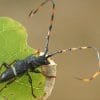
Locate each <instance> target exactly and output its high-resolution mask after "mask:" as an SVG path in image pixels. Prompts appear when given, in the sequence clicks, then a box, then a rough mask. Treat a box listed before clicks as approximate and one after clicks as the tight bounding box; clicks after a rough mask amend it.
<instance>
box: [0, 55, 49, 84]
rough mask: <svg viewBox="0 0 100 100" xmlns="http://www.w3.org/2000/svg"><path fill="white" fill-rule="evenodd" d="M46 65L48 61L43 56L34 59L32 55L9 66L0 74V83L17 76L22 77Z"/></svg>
mask: <svg viewBox="0 0 100 100" xmlns="http://www.w3.org/2000/svg"><path fill="white" fill-rule="evenodd" d="M48 64H49V61H48V60H47V58H46V57H45V56H38V57H36V56H34V55H31V56H29V57H26V58H25V59H23V60H18V61H16V62H15V63H14V64H12V65H10V66H9V68H8V69H7V70H6V71H4V72H3V73H2V74H1V76H0V82H5V81H8V80H11V79H12V78H14V77H17V76H22V75H23V74H24V73H26V72H28V71H29V70H30V71H33V72H34V70H35V69H36V68H37V67H39V66H42V65H48Z"/></svg>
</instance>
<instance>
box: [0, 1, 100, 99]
mask: <svg viewBox="0 0 100 100" xmlns="http://www.w3.org/2000/svg"><path fill="white" fill-rule="evenodd" d="M48 1H50V2H51V3H52V14H51V19H50V25H49V28H48V33H47V37H46V43H45V48H44V52H43V54H42V55H39V56H38V57H37V56H35V55H33V54H32V55H30V56H28V57H26V58H25V59H23V60H16V61H14V62H12V63H11V64H7V63H3V64H2V65H1V68H2V67H5V68H6V70H5V71H4V72H2V73H1V75H0V83H3V82H7V83H6V84H5V86H4V87H3V88H2V89H0V92H1V91H3V90H4V89H5V88H6V87H7V86H8V85H9V84H11V83H12V82H14V80H16V77H19V76H20V77H21V76H22V75H24V74H25V73H27V75H28V78H29V83H30V85H31V91H32V95H33V97H36V96H35V94H34V91H33V86H32V78H31V76H30V74H29V71H32V72H35V73H38V72H37V71H36V70H35V69H36V68H38V67H40V66H42V65H48V64H50V61H49V58H50V57H52V56H54V55H56V54H60V53H69V52H71V51H77V50H86V49H94V50H95V51H96V52H97V58H98V61H99V68H100V56H99V50H98V49H97V48H95V47H93V46H86V47H79V48H68V49H64V50H63V49H62V50H57V51H55V52H53V53H49V54H48V45H49V40H50V35H51V30H52V25H53V21H54V10H55V3H54V1H53V0H45V1H44V2H42V3H41V4H40V6H39V7H38V8H37V9H36V10H35V11H33V10H32V11H31V12H30V14H29V17H32V16H33V15H34V14H35V13H37V12H38V10H39V9H40V8H41V7H42V6H43V5H45V4H46V3H47V2H48ZM47 67H48V66H47ZM39 73H42V72H39ZM42 74H43V73H42ZM99 74H100V71H99V70H98V71H97V72H95V73H94V74H93V75H92V76H91V77H90V78H77V79H79V80H82V81H84V82H90V81H91V80H92V79H94V78H95V77H96V76H98V75H99ZM44 75H45V76H46V77H49V78H55V77H56V76H48V75H46V74H44Z"/></svg>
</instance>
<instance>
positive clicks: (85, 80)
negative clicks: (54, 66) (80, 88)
mask: <svg viewBox="0 0 100 100" xmlns="http://www.w3.org/2000/svg"><path fill="white" fill-rule="evenodd" d="M86 49H93V50H95V51H96V52H97V59H98V66H99V68H98V71H96V72H95V73H94V74H93V75H92V76H91V77H90V78H78V77H77V79H79V80H82V81H83V82H90V81H91V80H93V79H95V78H96V77H97V76H99V75H100V52H99V50H98V49H97V48H95V47H93V46H87V47H79V48H68V49H64V50H58V51H56V52H54V53H52V54H49V55H48V56H47V58H49V57H52V56H54V55H56V54H59V53H69V52H71V51H78V50H86Z"/></svg>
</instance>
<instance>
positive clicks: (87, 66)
mask: <svg viewBox="0 0 100 100" xmlns="http://www.w3.org/2000/svg"><path fill="white" fill-rule="evenodd" d="M42 1H43V0H0V16H8V17H11V18H14V19H16V20H18V21H20V22H21V23H22V24H23V25H24V26H25V27H26V28H27V31H28V34H29V37H28V42H29V44H30V45H31V46H32V47H33V48H39V49H43V46H44V41H45V36H46V33H47V29H48V20H49V18H50V9H51V4H50V3H48V4H47V5H45V7H43V8H42V9H41V11H40V12H39V13H38V14H36V15H35V16H34V17H33V18H32V19H29V18H28V14H29V12H30V10H31V9H33V8H36V7H37V6H38V5H39V4H40V3H41V2H42ZM55 3H56V12H55V22H54V27H53V31H52V36H51V41H50V47H49V48H50V51H54V50H56V49H61V48H69V47H80V46H88V45H93V46H95V47H97V48H100V45H99V39H100V1H99V0H55ZM54 60H55V62H56V63H57V64H58V66H57V79H56V85H55V88H54V90H53V92H52V95H51V97H50V98H49V99H48V100H100V77H98V78H97V79H96V80H94V81H93V82H92V83H90V84H84V83H82V82H80V81H78V80H75V79H74V77H75V76H89V75H91V74H92V73H93V72H95V71H96V70H97V66H98V62H97V59H96V53H95V52H94V51H93V50H86V51H77V52H74V53H69V54H62V55H57V56H56V57H54Z"/></svg>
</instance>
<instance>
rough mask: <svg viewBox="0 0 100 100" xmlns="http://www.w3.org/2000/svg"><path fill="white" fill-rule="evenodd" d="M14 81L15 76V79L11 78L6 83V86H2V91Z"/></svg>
mask: <svg viewBox="0 0 100 100" xmlns="http://www.w3.org/2000/svg"><path fill="white" fill-rule="evenodd" d="M14 81H15V78H14V79H11V80H10V81H8V82H7V83H6V84H5V86H4V87H2V88H1V89H0V92H1V91H3V90H4V89H5V88H7V86H8V85H10V84H11V83H13V82H14Z"/></svg>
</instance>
